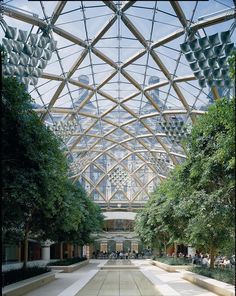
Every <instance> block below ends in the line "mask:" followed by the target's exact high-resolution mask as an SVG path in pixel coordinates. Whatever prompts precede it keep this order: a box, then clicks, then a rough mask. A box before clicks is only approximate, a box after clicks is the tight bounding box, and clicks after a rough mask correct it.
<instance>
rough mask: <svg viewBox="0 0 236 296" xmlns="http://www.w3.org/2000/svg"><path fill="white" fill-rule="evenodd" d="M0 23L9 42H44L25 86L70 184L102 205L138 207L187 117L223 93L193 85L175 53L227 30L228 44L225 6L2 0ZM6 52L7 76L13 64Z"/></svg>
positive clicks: (174, 156)
mask: <svg viewBox="0 0 236 296" xmlns="http://www.w3.org/2000/svg"><path fill="white" fill-rule="evenodd" d="M0 22H1V28H2V30H1V32H0V33H1V37H2V38H5V39H6V37H7V36H8V37H7V38H12V40H13V39H14V38H15V40H16V38H17V37H12V36H10V35H9V34H11V33H12V34H13V33H14V34H15V32H16V30H15V29H12V31H10V30H11V28H17V30H22V31H26V32H27V34H29V35H28V37H27V39H26V40H24V42H25V43H27V42H28V41H27V40H29V38H31V39H32V38H33V37H29V36H31V35H30V34H36V35H39V36H45V35H46V36H49V37H50V40H51V43H50V45H49V48H51V49H53V50H52V52H51V53H52V54H51V53H50V52H49V51H48V52H47V51H46V50H44V51H43V50H41V49H40V53H41V54H43V52H44V55H42V57H41V58H40V59H41V61H42V62H41V67H42V64H43V63H44V66H45V65H46V66H45V68H44V69H43V71H38V72H37V71H36V72H37V73H39V72H40V75H38V77H37V79H36V78H34V79H32V82H31V83H29V85H26V87H27V88H28V91H29V93H30V94H31V96H32V97H33V98H34V100H35V104H34V106H33V108H34V109H35V111H36V112H37V113H38V115H39V116H40V117H41V119H42V120H43V121H44V122H45V124H46V125H47V126H49V127H50V128H51V129H52V130H53V132H55V134H57V135H58V136H60V137H61V139H62V141H63V146H65V147H66V155H67V158H68V162H69V163H70V178H72V179H73V181H74V182H80V183H81V184H82V185H83V186H84V187H85V189H86V190H87V192H88V193H89V194H90V196H91V198H92V199H93V200H94V201H95V202H96V203H98V204H100V205H101V206H102V207H103V208H117V207H118V208H129V209H132V208H133V209H135V208H138V207H142V206H143V204H144V203H145V202H146V201H147V200H148V198H149V197H150V193H151V192H152V191H153V190H154V189H155V187H156V186H158V184H159V182H160V181H161V180H163V179H165V178H166V176H167V175H168V173H169V172H170V171H171V170H172V169H173V167H174V166H175V165H176V164H178V163H181V162H183V161H184V159H185V151H184V148H183V145H182V140H183V139H184V138H185V137H186V135H187V132H188V131H189V130H190V129H191V125H192V124H194V122H195V121H196V118H197V116H201V115H202V114H204V112H206V111H207V108H208V106H209V105H210V104H212V102H213V101H214V99H217V98H219V97H220V96H222V95H226V96H228V97H230V96H231V95H232V92H233V89H232V88H231V89H230V88H227V89H225V88H222V87H217V86H216V85H213V86H212V87H211V88H210V87H209V86H208V85H204V86H203V85H202V86H200V85H199V82H198V80H197V77H196V76H195V75H194V73H193V70H192V69H191V68H190V65H189V63H188V61H187V60H186V58H185V55H184V52H182V51H181V48H180V44H182V43H184V42H186V41H189V42H191V40H193V39H194V38H202V37H204V36H208V35H213V34H215V33H219V32H222V31H227V30H228V31H229V32H230V33H228V34H230V38H231V41H232V42H235V21H234V9H233V1H230V0H229V1H214V0H210V1H208V2H207V3H206V2H204V1H202V2H201V1H199V2H198V1H190V2H188V3H187V2H185V1H58V2H56V1H55V2H54V1H23V0H21V1H19V0H12V1H11V0H10V1H3V2H2V3H1V20H0ZM7 32H8V33H7ZM19 32H20V31H19ZM7 34H8V35H7ZM19 34H21V35H22V36H23V34H24V36H23V37H24V38H26V33H22V32H21V33H19ZM9 36H10V37H9ZM32 36H33V35H32ZM19 38H20V35H19V37H18V39H17V40H19ZM54 41H56V42H54ZM4 42H5V43H6V44H7V46H10V47H11V46H13V45H12V44H10V43H9V42H8V41H6V40H5V41H4ZM7 42H8V43H7ZM11 42H12V41H11ZM14 42H15V41H14ZM14 42H13V43H14ZM40 42H41V43H42V41H40ZM9 44H10V45H9ZM31 45H32V44H31ZM23 46H24V43H22V48H23ZM25 46H26V45H25ZM27 46H28V45H27ZM41 47H43V45H42V44H41ZM54 47H55V48H54ZM11 48H13V47H11ZM28 50H29V49H28ZM13 51H17V49H13ZM18 54H21V53H19V52H18ZM13 55H16V54H15V53H14V54H13ZM13 55H11V52H10V51H9V56H8V60H7V61H5V65H6V66H5V67H6V68H5V72H4V73H5V75H8V76H9V75H10V76H12V75H16V76H17V74H15V72H14V71H16V70H14V69H17V68H19V64H18V61H17V59H14V56H13ZM50 55H51V57H50ZM26 59H27V57H26ZM25 66H26V68H27V66H28V65H25ZM44 66H43V67H44ZM14 67H15V68H14ZM27 69H28V68H27ZM7 71H8V72H7ZM22 71H23V70H22ZM18 72H19V71H18ZM18 72H17V73H18ZM9 73H10V74H9ZM37 73H36V74H37ZM36 74H32V75H36ZM24 81H26V82H27V81H28V82H29V81H30V80H27V79H26V80H24Z"/></svg>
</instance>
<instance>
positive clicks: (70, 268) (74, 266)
mask: <svg viewBox="0 0 236 296" xmlns="http://www.w3.org/2000/svg"><path fill="white" fill-rule="evenodd" d="M88 263H89V260H88V259H87V260H84V261H82V262H79V263H75V264H72V265H67V266H62V265H60V266H59V265H57V266H49V267H50V268H51V269H53V270H62V272H72V271H75V270H77V269H79V268H80V267H82V266H85V265H87V264H88Z"/></svg>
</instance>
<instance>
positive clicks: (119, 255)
mask: <svg viewBox="0 0 236 296" xmlns="http://www.w3.org/2000/svg"><path fill="white" fill-rule="evenodd" d="M138 256H139V254H138V252H135V250H133V252H131V251H130V250H128V252H123V251H116V252H115V251H112V252H111V254H110V256H109V258H110V259H138Z"/></svg>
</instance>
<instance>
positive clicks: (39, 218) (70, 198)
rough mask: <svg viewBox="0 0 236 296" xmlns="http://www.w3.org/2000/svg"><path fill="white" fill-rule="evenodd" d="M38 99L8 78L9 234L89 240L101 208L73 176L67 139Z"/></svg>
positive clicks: (5, 220)
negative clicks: (38, 108)
mask: <svg viewBox="0 0 236 296" xmlns="http://www.w3.org/2000/svg"><path fill="white" fill-rule="evenodd" d="M32 102H33V101H32V99H31V97H30V96H29V94H28V93H27V92H26V91H25V89H24V86H23V85H22V84H19V83H18V82H17V80H16V79H15V78H3V96H2V100H1V105H2V110H3V113H2V114H3V116H2V135H3V137H2V139H3V140H2V159H1V162H2V168H3V171H2V173H3V174H2V176H3V178H2V183H3V187H2V192H3V194H2V209H1V210H2V226H3V234H4V236H3V239H4V238H5V239H10V240H12V239H13V238H15V240H18V239H19V240H21V239H23V238H24V240H25V241H27V238H28V235H30V236H31V237H34V238H36V239H42V240H44V239H45V240H46V239H54V240H57V241H76V242H79V243H81V244H84V243H87V242H89V240H90V234H91V232H92V231H96V230H98V229H101V224H102V220H103V216H102V214H101V210H100V208H98V207H97V206H96V205H95V204H94V203H93V202H92V201H91V200H89V198H88V197H87V194H86V192H85V191H84V190H83V189H82V188H81V187H79V186H78V185H77V184H75V185H73V184H72V182H71V181H69V180H68V171H67V170H68V168H67V162H66V157H65V156H64V154H63V151H62V150H61V142H60V141H59V140H58V138H57V137H56V136H55V135H54V134H53V133H52V132H51V131H50V130H49V129H48V128H47V127H46V126H45V125H44V124H43V123H42V121H41V120H40V118H39V117H38V115H37V114H36V113H35V112H34V111H33V110H32V107H31V104H32ZM49 225H50V227H49ZM16 234H17V236H16ZM26 253H27V252H26Z"/></svg>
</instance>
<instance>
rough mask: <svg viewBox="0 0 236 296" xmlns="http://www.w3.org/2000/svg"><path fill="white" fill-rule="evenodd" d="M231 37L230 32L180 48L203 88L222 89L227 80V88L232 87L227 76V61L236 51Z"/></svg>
mask: <svg viewBox="0 0 236 296" xmlns="http://www.w3.org/2000/svg"><path fill="white" fill-rule="evenodd" d="M230 35H231V31H230V30H228V31H224V32H221V33H215V34H213V35H210V36H204V37H202V38H195V39H194V40H191V41H185V42H184V43H182V44H180V48H181V50H182V52H183V53H184V54H185V58H186V60H187V61H188V62H189V66H190V68H191V70H192V71H193V73H194V76H195V77H196V78H197V79H198V82H199V86H200V87H201V88H202V87H205V86H206V85H208V86H209V87H212V86H213V85H217V86H220V87H221V86H223V85H224V80H227V87H229V86H231V85H232V83H229V80H230V79H229V76H228V75H227V73H228V71H229V64H228V61H227V60H228V57H229V56H230V54H231V52H232V50H233V49H234V43H233V42H231V39H230ZM199 68H200V69H199ZM222 70H224V71H222Z"/></svg>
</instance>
